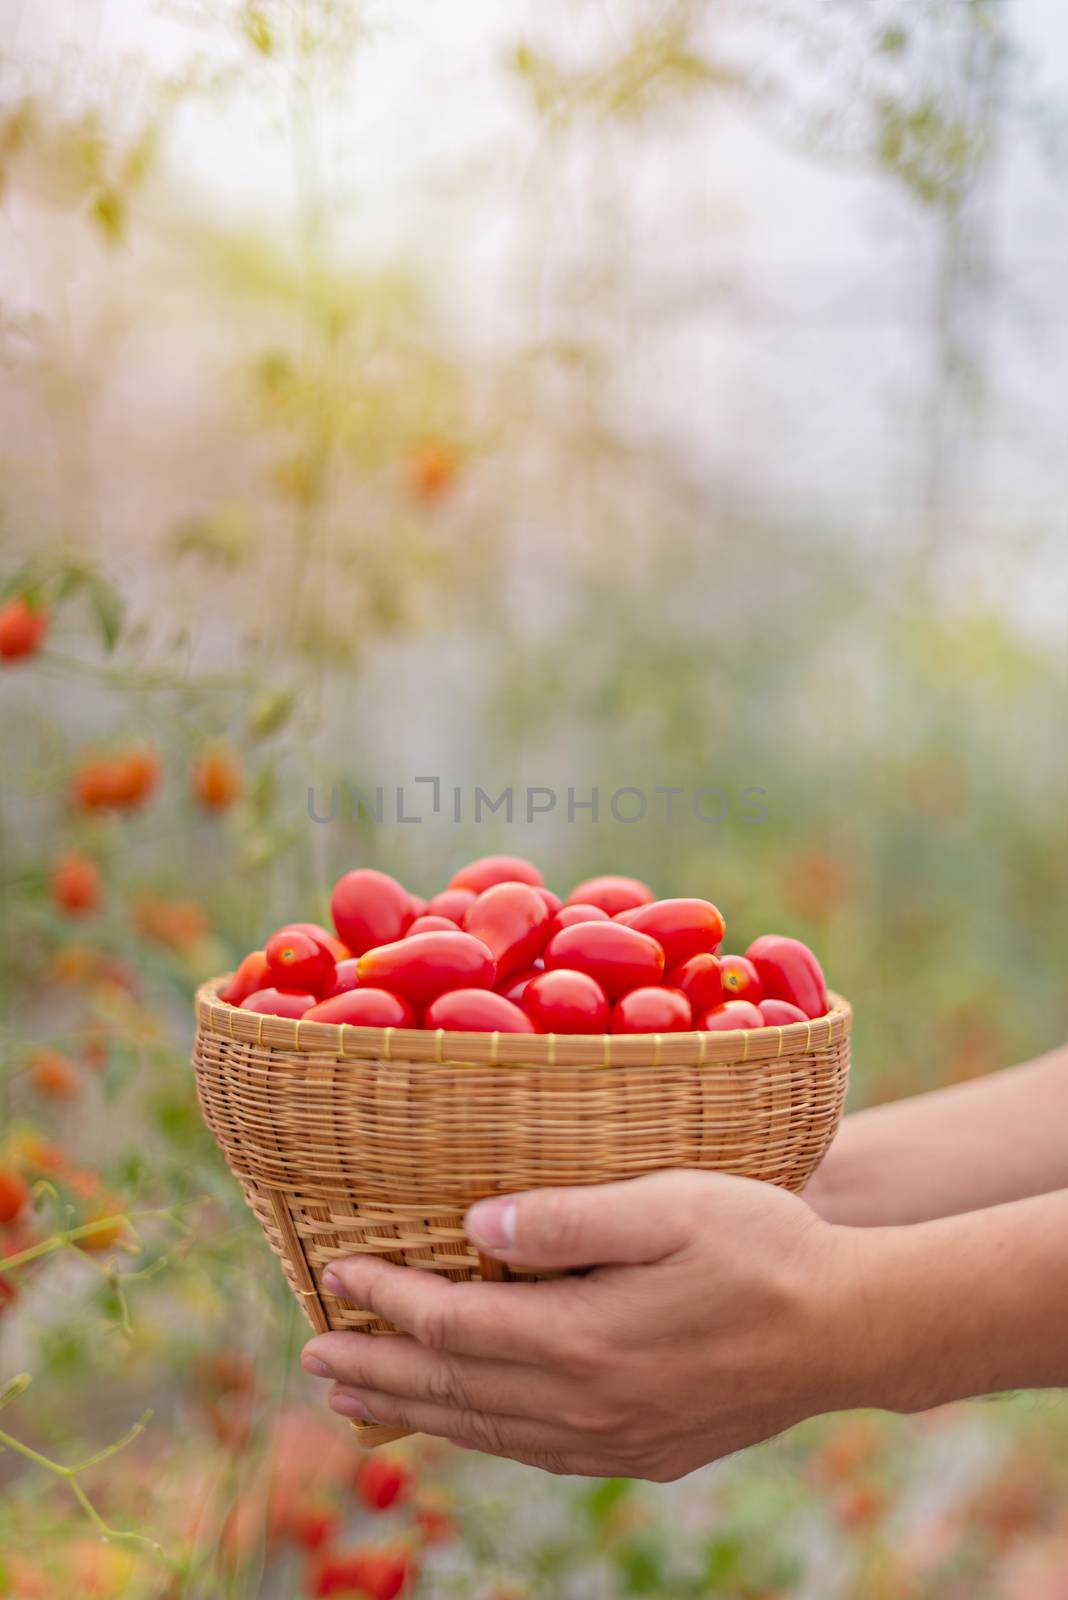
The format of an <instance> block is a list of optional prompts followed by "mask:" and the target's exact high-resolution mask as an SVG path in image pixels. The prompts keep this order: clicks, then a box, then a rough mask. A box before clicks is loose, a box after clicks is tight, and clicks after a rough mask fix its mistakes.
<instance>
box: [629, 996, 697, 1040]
mask: <svg viewBox="0 0 1068 1600" xmlns="http://www.w3.org/2000/svg"><path fill="white" fill-rule="evenodd" d="M692 1027H693V1012H692V1010H691V1009H690V1002H689V1000H687V998H686V996H685V995H684V994H683V992H682V990H681V989H664V988H660V987H656V988H647V989H632V990H631V991H630V993H629V994H625V995H624V996H623V998H622V999H621V1000H617V1001H616V1003H615V1005H614V1006H613V1007H612V1032H613V1033H685V1031H686V1030H687V1028H692Z"/></svg>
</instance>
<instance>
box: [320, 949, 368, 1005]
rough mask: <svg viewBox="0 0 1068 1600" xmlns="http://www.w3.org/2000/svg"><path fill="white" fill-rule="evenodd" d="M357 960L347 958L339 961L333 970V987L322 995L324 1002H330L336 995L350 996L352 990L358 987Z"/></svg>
mask: <svg viewBox="0 0 1068 1600" xmlns="http://www.w3.org/2000/svg"><path fill="white" fill-rule="evenodd" d="M357 964H358V963H357V960H356V957H355V956H349V957H348V959H347V960H345V961H339V962H338V964H337V966H336V967H335V968H334V987H333V988H332V989H331V990H330V993H329V994H324V995H323V999H324V1000H332V999H333V998H334V996H335V995H336V994H351V992H352V990H353V989H358V988H359V986H360V975H359V973H358V972H357V971H356V967H357Z"/></svg>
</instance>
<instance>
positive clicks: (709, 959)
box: [664, 950, 724, 1017]
mask: <svg viewBox="0 0 1068 1600" xmlns="http://www.w3.org/2000/svg"><path fill="white" fill-rule="evenodd" d="M664 981H665V982H666V983H668V984H669V985H670V986H671V987H672V988H673V989H681V990H682V992H683V994H684V995H685V996H686V998H687V1000H688V1001H689V1002H690V1007H691V1009H692V1011H693V1014H694V1016H695V1017H699V1016H700V1015H701V1013H702V1012H703V1011H711V1010H712V1009H713V1007H714V1006H718V1005H722V1003H723V998H724V996H723V979H722V976H721V974H720V964H719V957H718V956H714V955H711V954H710V953H709V952H708V951H707V950H702V951H701V952H700V954H699V955H696V956H691V957H690V959H689V961H684V962H683V963H682V966H681V967H676V968H675V969H674V970H673V971H672V972H669V973H668V975H667V978H666V979H665V980H664Z"/></svg>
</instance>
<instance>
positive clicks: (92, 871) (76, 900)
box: [52, 850, 104, 917]
mask: <svg viewBox="0 0 1068 1600" xmlns="http://www.w3.org/2000/svg"><path fill="white" fill-rule="evenodd" d="M103 894H104V889H103V884H102V882H101V878H100V869H99V867H98V866H97V864H96V862H95V861H90V859H89V857H88V856H83V855H80V854H79V853H78V852H77V851H74V850H70V851H68V852H67V854H66V855H62V856H60V857H59V859H58V861H57V862H56V864H55V866H54V867H53V868H52V898H53V899H54V900H55V902H56V905H57V906H58V907H59V909H60V910H61V911H65V912H66V913H67V915H68V916H69V917H84V916H88V914H89V913H90V912H91V911H95V910H96V909H97V907H98V906H99V905H100V902H101V900H102V898H103Z"/></svg>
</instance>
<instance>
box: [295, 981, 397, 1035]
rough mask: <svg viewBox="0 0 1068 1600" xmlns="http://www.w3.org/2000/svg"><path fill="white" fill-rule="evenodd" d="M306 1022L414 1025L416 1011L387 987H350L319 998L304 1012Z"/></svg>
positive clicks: (371, 1025) (361, 1025)
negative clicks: (317, 1001)
mask: <svg viewBox="0 0 1068 1600" xmlns="http://www.w3.org/2000/svg"><path fill="white" fill-rule="evenodd" d="M304 1020H305V1022H350V1023H351V1024H352V1026H353V1027H354V1028H415V1027H418V1025H419V1024H418V1022H417V1020H416V1015H415V1012H414V1011H413V1010H412V1008H411V1006H410V1005H409V1004H408V1002H407V1000H402V999H401V997H400V995H396V994H390V993H389V991H388V989H371V988H367V987H365V986H363V985H361V987H360V988H359V989H347V990H346V991H345V992H344V993H343V994H332V995H331V996H330V998H329V999H328V1000H320V1001H319V1003H318V1005H314V1006H312V1007H311V1008H310V1010H308V1011H306V1012H305V1013H304Z"/></svg>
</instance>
